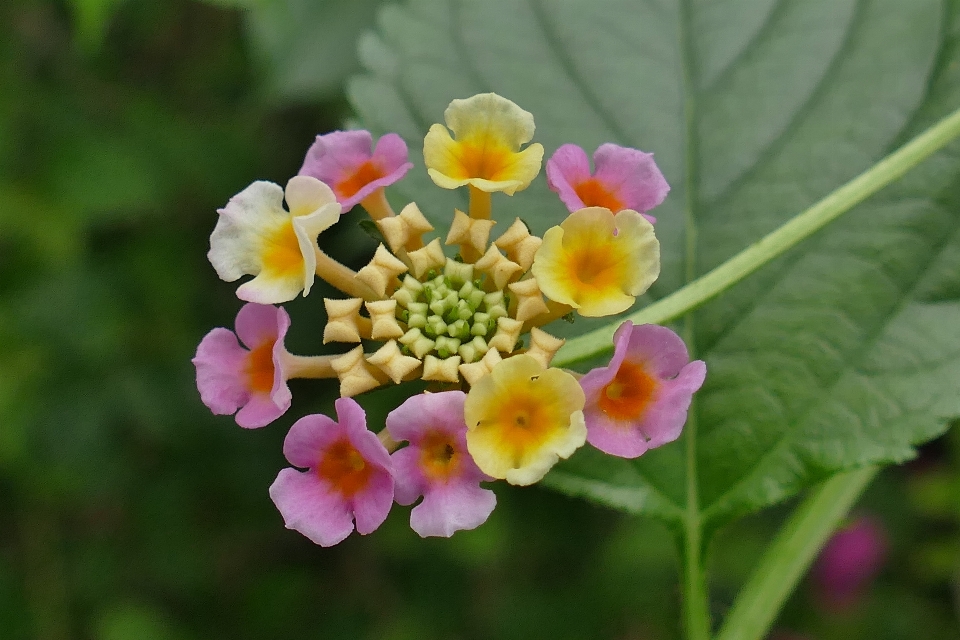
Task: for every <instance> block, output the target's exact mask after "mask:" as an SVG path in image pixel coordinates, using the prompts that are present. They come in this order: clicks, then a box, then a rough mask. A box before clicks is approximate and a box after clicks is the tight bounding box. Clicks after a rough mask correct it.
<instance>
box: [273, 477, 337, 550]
mask: <svg viewBox="0 0 960 640" xmlns="http://www.w3.org/2000/svg"><path fill="white" fill-rule="evenodd" d="M270 498H271V499H272V500H273V503H274V504H275V505H277V509H279V510H280V513H281V515H283V521H284V523H285V525H286V527H287V529H294V530H296V531H299V532H300V533H302V534H303V535H305V536H306V537H307V538H309V539H310V540H312V541H313V542H315V543H316V544H318V545H320V546H321V547H330V546H333V545H335V544H337V543H339V542H342V541H343V540H344V539H346V537H347V536H349V535H350V533H351V532H352V531H353V513H351V511H350V507H349V505H348V504H347V503H346V502H345V501H344V500H342V499H341V498H340V497H339V496H336V495H333V494H331V493H330V492H329V491H327V489H326V488H325V487H324V485H323V484H322V482H321V481H320V479H319V478H318V477H317V476H316V474H315V473H312V472H310V471H306V472H302V473H301V472H300V471H297V470H296V469H283V470H281V471H280V473H279V474H278V475H277V479H276V480H274V481H273V484H272V485H270Z"/></svg>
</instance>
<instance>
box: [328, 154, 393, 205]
mask: <svg viewBox="0 0 960 640" xmlns="http://www.w3.org/2000/svg"><path fill="white" fill-rule="evenodd" d="M384 175H386V174H385V173H384V172H383V170H382V169H381V168H380V167H378V166H377V165H375V164H374V163H373V160H367V161H366V162H364V163H363V164H362V165H360V166H359V167H357V170H356V171H354V172H353V173H352V174H351V175H349V176H348V177H346V178H344V179H343V180H341V181H340V182H338V183H337V186H336V189H335V191H336V192H337V195H338V196H340V197H341V198H349V197H351V196H353V195H354V194H355V193H356V192H357V191H360V189H363V188H364V187H365V186H367V185H368V184H370V183H371V182H373V181H374V180H379V179H380V178H382V177H383V176H384Z"/></svg>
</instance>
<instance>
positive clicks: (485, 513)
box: [410, 482, 497, 538]
mask: <svg viewBox="0 0 960 640" xmlns="http://www.w3.org/2000/svg"><path fill="white" fill-rule="evenodd" d="M496 506H497V496H496V494H494V493H493V491H491V490H489V489H483V488H481V487H480V486H478V485H477V484H476V483H475V482H456V483H451V484H448V485H440V486H434V487H431V488H430V489H429V490H428V492H427V494H426V495H425V496H424V498H423V502H421V503H420V504H419V505H417V506H416V507H414V508H413V510H412V511H411V512H410V528H412V529H413V530H414V531H416V532H417V533H418V534H419V535H420V536H421V537H423V538H426V537H429V536H439V537H444V538H449V537H450V536H452V535H453V534H454V533H456V532H457V531H465V530H469V529H476V528H477V527H479V526H480V525H481V524H483V523H484V522H486V521H487V518H489V517H490V514H491V513H492V512H493V509H494V507H496Z"/></svg>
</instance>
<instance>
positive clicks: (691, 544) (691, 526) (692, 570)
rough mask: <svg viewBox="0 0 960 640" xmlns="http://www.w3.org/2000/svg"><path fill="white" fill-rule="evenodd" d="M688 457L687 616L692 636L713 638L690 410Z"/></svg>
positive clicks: (694, 416) (689, 636)
mask: <svg viewBox="0 0 960 640" xmlns="http://www.w3.org/2000/svg"><path fill="white" fill-rule="evenodd" d="M684 442H685V443H686V448H687V451H686V458H687V507H686V511H685V513H684V534H683V541H682V547H681V549H680V553H681V558H683V620H684V628H685V630H686V638H687V639H688V640H709V639H710V595H709V592H708V590H707V577H706V571H705V568H704V566H703V561H704V556H705V553H704V551H705V549H704V544H703V543H704V541H703V522H702V521H701V518H700V495H699V490H698V487H699V485H698V478H697V449H696V442H697V414H696V411H691V412H690V417H689V418H688V419H687V425H686V428H685V429H684Z"/></svg>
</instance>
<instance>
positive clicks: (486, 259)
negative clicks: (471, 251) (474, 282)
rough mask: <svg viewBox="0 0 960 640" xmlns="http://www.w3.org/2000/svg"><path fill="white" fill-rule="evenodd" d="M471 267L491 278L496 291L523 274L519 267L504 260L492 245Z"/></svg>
mask: <svg viewBox="0 0 960 640" xmlns="http://www.w3.org/2000/svg"><path fill="white" fill-rule="evenodd" d="M473 266H474V267H476V268H477V270H479V271H482V272H483V273H486V274H487V275H488V276H490V277H491V278H493V284H494V286H496V288H497V289H503V287H504V286H506V284H507V283H508V282H510V281H511V280H512V279H513V278H514V277H515V276H517V275H519V274H520V273H523V269H522V268H521V267H520V265H518V264H517V263H516V262H511V261H510V260H508V259H507V258H505V257H504V255H503V254H502V253H500V250H499V249H497V248H496V247H495V246H493V245H490V248H489V249H487V252H486V253H485V254H483V257H482V258H480V259H479V260H477V261H476V263H474V265H473Z"/></svg>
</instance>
